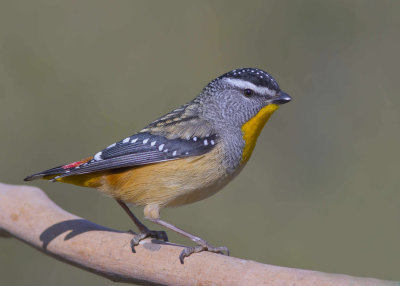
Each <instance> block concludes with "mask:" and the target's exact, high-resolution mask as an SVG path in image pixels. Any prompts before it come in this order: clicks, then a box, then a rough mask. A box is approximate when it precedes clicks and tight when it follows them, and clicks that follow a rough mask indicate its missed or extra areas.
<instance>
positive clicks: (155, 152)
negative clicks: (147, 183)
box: [53, 132, 218, 180]
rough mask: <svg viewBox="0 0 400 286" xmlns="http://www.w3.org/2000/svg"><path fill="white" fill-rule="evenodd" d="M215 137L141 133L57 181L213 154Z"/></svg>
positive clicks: (111, 147) (107, 149) (109, 147)
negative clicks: (178, 136)
mask: <svg viewBox="0 0 400 286" xmlns="http://www.w3.org/2000/svg"><path fill="white" fill-rule="evenodd" d="M217 140H218V138H217V136H216V135H215V134H212V135H209V136H206V137H196V136H194V137H192V138H187V139H182V138H177V139H167V138H166V137H164V136H160V135H154V134H151V133H147V132H141V133H138V134H135V135H133V136H131V137H128V138H125V139H124V140H121V141H119V142H117V143H114V144H112V145H110V146H108V147H107V148H106V149H104V150H103V151H101V152H98V153H97V154H95V155H94V157H93V159H92V160H90V161H88V162H86V163H83V164H81V165H79V166H75V167H72V168H68V169H67V170H66V171H65V172H64V173H63V174H60V175H59V176H57V177H55V178H54V179H53V180H57V179H59V178H62V177H66V176H71V175H81V174H87V173H93V172H98V171H104V170H110V169H116V168H122V167H131V166H140V165H146V164H152V163H157V162H163V161H169V160H175V159H180V158H185V157H189V156H197V155H202V154H205V153H207V152H209V151H211V150H212V149H213V148H214V146H215V145H216V143H217Z"/></svg>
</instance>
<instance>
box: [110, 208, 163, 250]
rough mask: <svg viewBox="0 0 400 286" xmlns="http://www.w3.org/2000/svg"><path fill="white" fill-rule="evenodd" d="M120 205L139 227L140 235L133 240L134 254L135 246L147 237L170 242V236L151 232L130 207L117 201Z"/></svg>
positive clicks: (161, 232) (136, 235)
mask: <svg viewBox="0 0 400 286" xmlns="http://www.w3.org/2000/svg"><path fill="white" fill-rule="evenodd" d="M117 202H118V204H119V205H120V206H121V207H122V208H123V209H124V211H125V212H126V213H127V214H128V216H129V217H130V218H131V219H132V221H133V222H134V223H135V225H136V226H137V227H138V229H139V231H140V233H138V234H135V235H134V237H133V238H132V240H131V248H132V251H133V252H136V251H135V246H137V245H138V244H139V242H140V241H141V240H143V239H145V238H146V237H152V238H155V239H162V240H164V241H168V236H167V233H166V232H165V231H163V230H162V231H156V230H149V229H148V228H147V227H146V226H145V225H144V224H143V223H142V222H141V221H140V220H139V219H138V218H137V217H136V216H135V215H134V214H133V212H132V211H131V210H130V209H129V207H128V206H127V205H126V204H125V203H124V202H122V201H120V200H117Z"/></svg>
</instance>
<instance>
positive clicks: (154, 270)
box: [0, 183, 398, 286]
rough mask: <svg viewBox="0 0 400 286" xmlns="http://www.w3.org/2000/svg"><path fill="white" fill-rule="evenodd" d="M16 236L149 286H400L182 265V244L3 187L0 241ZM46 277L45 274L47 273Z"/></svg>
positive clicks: (247, 265) (224, 261)
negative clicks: (136, 241)
mask: <svg viewBox="0 0 400 286" xmlns="http://www.w3.org/2000/svg"><path fill="white" fill-rule="evenodd" d="M10 235H11V236H14V237H16V238H18V239H20V240H22V241H24V242H25V243H27V244H29V245H31V246H33V247H35V248H37V249H38V250H40V251H42V252H43V253H45V254H47V255H50V256H53V257H55V258H57V259H59V260H61V261H63V262H66V263H69V264H72V265H74V266H76V267H79V268H82V269H84V270H87V271H90V272H93V273H96V274H98V275H101V276H103V277H106V278H108V279H110V280H112V281H119V282H131V283H138V284H144V285H298V286H301V285H307V286H309V285H398V284H397V283H396V282H391V281H383V280H377V279H372V278H358V277H351V276H347V275H338V274H327V273H322V272H316V271H309V270H300V269H292V268H286V267H279V266H273V265H266V264H261V263H258V262H254V261H250V260H243V259H238V258H234V257H227V256H223V255H218V254H213V253H208V252H202V253H198V254H195V255H192V256H190V257H188V258H186V259H185V264H183V265H182V264H180V262H179V259H178V256H179V253H180V252H181V250H182V248H181V247H180V246H178V245H173V244H166V243H162V242H156V241H153V242H152V241H150V240H145V241H143V242H142V243H141V244H140V245H139V246H138V247H137V248H136V253H132V251H131V249H130V244H129V242H130V240H131V238H132V235H131V234H129V233H125V232H120V231H117V230H113V229H108V228H106V227H103V226H100V225H97V224H94V223H92V222H89V221H87V220H84V219H82V218H80V217H77V216H75V215H73V214H70V213H68V212H66V211H65V210H63V209H61V208H60V207H59V206H57V205H56V204H55V203H54V202H53V201H51V200H50V199H49V198H48V197H47V196H46V195H45V193H44V192H43V191H41V190H40V189H38V188H35V187H28V186H13V185H6V184H1V183H0V239H1V238H2V237H8V236H10ZM43 272H45V270H44V269H43Z"/></svg>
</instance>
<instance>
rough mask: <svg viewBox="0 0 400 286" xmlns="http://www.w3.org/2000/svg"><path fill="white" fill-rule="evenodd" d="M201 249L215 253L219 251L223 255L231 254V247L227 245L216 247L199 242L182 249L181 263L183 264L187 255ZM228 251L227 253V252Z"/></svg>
mask: <svg viewBox="0 0 400 286" xmlns="http://www.w3.org/2000/svg"><path fill="white" fill-rule="evenodd" d="M201 251H209V252H214V253H219V254H223V255H227V256H229V249H228V248H227V247H226V246H220V247H214V246H212V245H209V244H208V243H204V244H199V245H196V246H194V247H186V248H184V249H183V250H182V252H181V254H180V255H179V260H180V261H181V264H183V260H184V259H185V257H188V256H190V255H191V254H193V253H197V252H201ZM225 253H226V254H225Z"/></svg>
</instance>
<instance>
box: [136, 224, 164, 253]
mask: <svg viewBox="0 0 400 286" xmlns="http://www.w3.org/2000/svg"><path fill="white" fill-rule="evenodd" d="M129 232H131V233H133V232H132V231H129ZM147 237H151V238H155V239H158V240H164V241H168V236H167V233H166V232H165V231H163V230H149V229H146V230H143V231H141V232H140V233H138V234H134V236H133V238H132V240H131V248H132V252H134V253H135V252H136V250H135V246H137V245H139V242H140V241H142V240H143V239H145V238H147Z"/></svg>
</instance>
